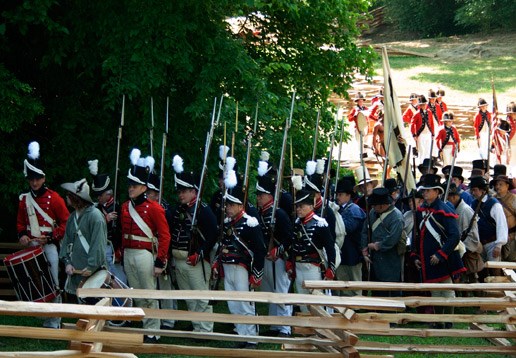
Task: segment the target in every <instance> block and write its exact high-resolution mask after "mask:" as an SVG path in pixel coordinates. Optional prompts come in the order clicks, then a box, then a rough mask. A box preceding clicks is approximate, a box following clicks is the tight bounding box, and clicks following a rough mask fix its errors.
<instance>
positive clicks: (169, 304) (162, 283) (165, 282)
mask: <svg viewBox="0 0 516 358" xmlns="http://www.w3.org/2000/svg"><path fill="white" fill-rule="evenodd" d="M158 286H159V289H160V290H163V291H167V290H168V291H170V290H173V289H174V287H173V286H172V277H170V275H166V276H165V275H160V276H159V277H158ZM159 306H160V308H162V309H165V310H177V301H176V300H159ZM161 324H163V325H166V326H168V327H174V325H175V324H176V321H175V320H173V319H162V320H161Z"/></svg>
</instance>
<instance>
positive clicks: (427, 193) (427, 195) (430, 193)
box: [422, 189, 440, 204]
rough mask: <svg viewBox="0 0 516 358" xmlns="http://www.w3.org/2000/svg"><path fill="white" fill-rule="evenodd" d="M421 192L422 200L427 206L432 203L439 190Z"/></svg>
mask: <svg viewBox="0 0 516 358" xmlns="http://www.w3.org/2000/svg"><path fill="white" fill-rule="evenodd" d="M422 191H423V198H424V199H425V201H426V202H427V203H428V204H430V203H433V202H434V201H435V199H437V197H438V196H439V193H440V190H438V189H423V190H422Z"/></svg>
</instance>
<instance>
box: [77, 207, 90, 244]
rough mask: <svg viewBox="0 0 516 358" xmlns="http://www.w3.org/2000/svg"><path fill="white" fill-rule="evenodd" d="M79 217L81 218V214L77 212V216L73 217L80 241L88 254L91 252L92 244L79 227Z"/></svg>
mask: <svg viewBox="0 0 516 358" xmlns="http://www.w3.org/2000/svg"><path fill="white" fill-rule="evenodd" d="M78 218H79V215H78V214H77V213H75V217H74V218H73V222H74V224H75V230H76V231H77V236H78V237H79V241H80V242H81V245H82V247H83V248H84V251H86V253H87V254H88V253H89V252H90V244H88V241H87V240H86V238H85V237H84V235H83V234H82V232H81V229H79V224H78V223H77V219H78Z"/></svg>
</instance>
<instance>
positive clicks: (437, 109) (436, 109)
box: [428, 90, 443, 125]
mask: <svg viewBox="0 0 516 358" xmlns="http://www.w3.org/2000/svg"><path fill="white" fill-rule="evenodd" d="M436 100H437V94H436V93H435V91H433V90H429V91H428V110H429V111H430V112H432V115H433V117H434V120H435V121H436V123H437V125H442V122H441V119H442V117H443V111H442V109H441V106H439V105H437V101H436Z"/></svg>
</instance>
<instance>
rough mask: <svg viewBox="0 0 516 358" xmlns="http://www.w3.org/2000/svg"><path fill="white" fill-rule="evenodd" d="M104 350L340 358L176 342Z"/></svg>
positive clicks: (339, 355)
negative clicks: (179, 343) (197, 345)
mask: <svg viewBox="0 0 516 358" xmlns="http://www.w3.org/2000/svg"><path fill="white" fill-rule="evenodd" d="M104 350H105V351H108V352H111V351H113V352H120V351H126V352H131V353H148V354H152V353H156V354H169V355H174V356H180V355H188V356H206V357H246V358H263V357H267V358H287V357H288V358H290V357H292V358H342V353H340V352H339V353H325V352H292V351H273V350H260V349H253V350H250V349H233V348H224V349H220V348H212V347H193V346H183V345H176V344H143V345H134V344H129V345H122V346H121V345H112V344H109V345H108V344H106V345H105V346H104Z"/></svg>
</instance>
